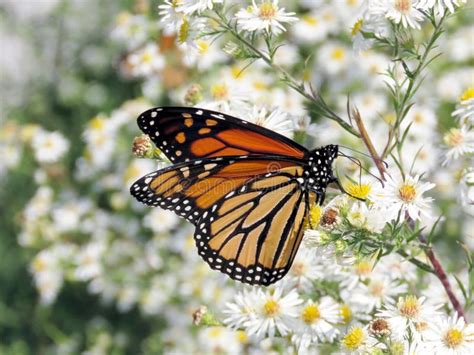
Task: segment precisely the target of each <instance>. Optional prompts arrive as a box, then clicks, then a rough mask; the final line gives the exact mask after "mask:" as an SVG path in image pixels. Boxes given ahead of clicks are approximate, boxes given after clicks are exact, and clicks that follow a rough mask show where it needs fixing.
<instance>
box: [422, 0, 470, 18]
mask: <svg viewBox="0 0 474 355" xmlns="http://www.w3.org/2000/svg"><path fill="white" fill-rule="evenodd" d="M466 2H467V0H420V2H419V3H420V4H419V6H421V7H423V8H427V9H431V8H432V7H435V10H436V13H437V14H438V15H443V14H444V12H445V9H446V8H448V10H449V11H450V12H451V13H454V11H455V7H458V6H461V4H465V3H466Z"/></svg>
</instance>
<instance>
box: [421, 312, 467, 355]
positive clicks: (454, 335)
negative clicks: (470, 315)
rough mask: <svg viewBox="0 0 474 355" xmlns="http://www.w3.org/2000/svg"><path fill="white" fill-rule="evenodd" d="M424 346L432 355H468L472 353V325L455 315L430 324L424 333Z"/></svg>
mask: <svg viewBox="0 0 474 355" xmlns="http://www.w3.org/2000/svg"><path fill="white" fill-rule="evenodd" d="M424 340H425V345H426V348H427V350H428V351H430V352H432V353H433V354H440V355H441V354H450V355H469V354H472V353H473V351H474V324H472V323H467V324H466V321H465V320H464V318H462V317H459V316H458V315H457V313H455V314H454V316H452V317H447V318H444V317H443V318H439V319H437V320H436V321H434V322H432V323H430V327H429V329H428V330H427V331H426V332H425V337H424Z"/></svg>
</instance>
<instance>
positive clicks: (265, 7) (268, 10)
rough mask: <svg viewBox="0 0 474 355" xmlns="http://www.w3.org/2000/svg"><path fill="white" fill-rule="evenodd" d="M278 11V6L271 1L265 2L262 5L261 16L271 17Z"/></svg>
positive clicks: (264, 17)
mask: <svg viewBox="0 0 474 355" xmlns="http://www.w3.org/2000/svg"><path fill="white" fill-rule="evenodd" d="M276 12H277V9H276V7H275V6H274V5H273V4H272V3H270V2H264V3H263V4H261V5H260V17H261V18H263V19H271V18H273V17H274V16H275V14H276Z"/></svg>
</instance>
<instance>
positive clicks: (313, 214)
mask: <svg viewBox="0 0 474 355" xmlns="http://www.w3.org/2000/svg"><path fill="white" fill-rule="evenodd" d="M322 216H323V209H322V208H321V206H319V205H314V206H313V208H311V211H310V219H311V224H312V225H313V228H316V227H317V226H319V223H320V222H321V218H322Z"/></svg>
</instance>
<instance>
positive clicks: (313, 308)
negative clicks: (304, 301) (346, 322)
mask: <svg viewBox="0 0 474 355" xmlns="http://www.w3.org/2000/svg"><path fill="white" fill-rule="evenodd" d="M320 317H321V312H319V308H318V306H317V305H315V304H310V305H308V306H306V307H305V309H304V310H303V314H301V318H303V320H304V322H305V323H306V324H313V323H314V322H316V321H317V320H318V319H319V318H320Z"/></svg>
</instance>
